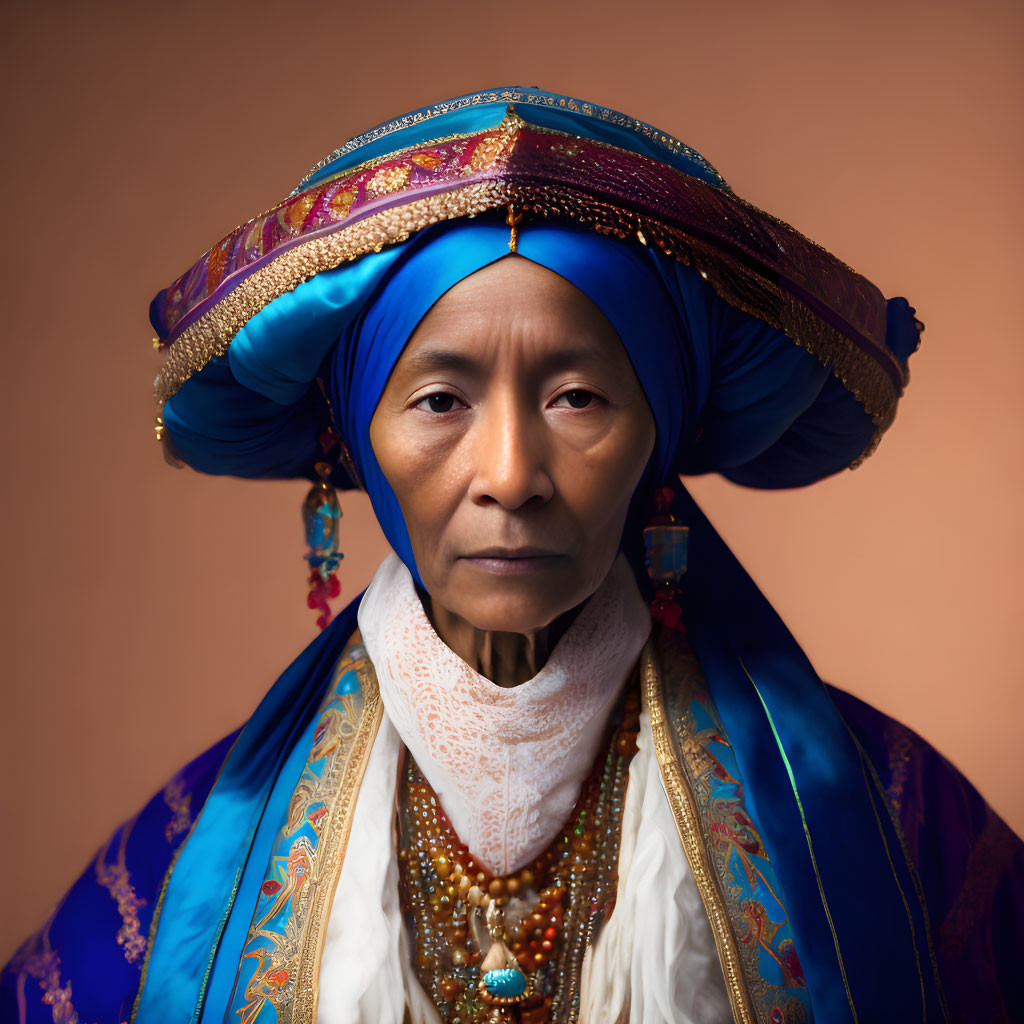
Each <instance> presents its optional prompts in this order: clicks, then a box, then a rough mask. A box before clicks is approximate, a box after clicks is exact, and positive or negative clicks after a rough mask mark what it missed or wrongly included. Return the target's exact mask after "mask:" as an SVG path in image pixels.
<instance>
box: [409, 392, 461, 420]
mask: <svg viewBox="0 0 1024 1024" xmlns="http://www.w3.org/2000/svg"><path fill="white" fill-rule="evenodd" d="M461 404H462V403H461V402H460V401H459V399H458V398H456V397H455V395H453V394H452V393H451V392H450V391H432V392H431V393H430V394H429V395H422V396H420V397H419V398H417V399H416V400H415V401H414V402H413V403H412V407H413V408H414V409H421V410H422V411H423V412H429V413H434V414H436V415H443V414H444V413H446V412H454V411H455V410H456V409H458V408H459V407H460V405H461Z"/></svg>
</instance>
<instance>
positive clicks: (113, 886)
mask: <svg viewBox="0 0 1024 1024" xmlns="http://www.w3.org/2000/svg"><path fill="white" fill-rule="evenodd" d="M236 735H237V733H232V734H231V735H230V736H226V737H225V738H224V739H222V740H221V741H220V742H218V743H216V744H215V745H214V746H212V747H210V748H209V750H207V751H205V752H204V753H202V754H200V755H199V757H197V758H196V759H195V760H194V761H192V762H190V763H189V764H188V765H186V766H185V767H184V768H182V769H181V771H180V772H178V773H177V774H176V775H175V776H174V777H173V778H172V779H171V781H170V782H169V783H168V785H167V786H165V787H164V788H163V789H162V790H161V791H160V792H158V793H157V794H156V795H155V796H154V797H153V798H152V800H150V801H149V803H147V804H146V805H145V807H143V808H142V810H141V811H140V812H139V814H138V815H136V816H135V817H134V818H132V819H130V820H129V821H128V822H126V823H125V824H124V825H122V826H121V827H120V828H118V829H117V831H116V832H115V833H114V835H113V836H112V837H111V840H110V842H109V843H108V844H107V845H106V846H105V847H104V848H103V849H102V850H101V851H100V853H99V854H98V855H97V857H96V858H95V859H94V860H93V861H91V862H90V864H89V865H88V867H86V869H85V871H84V872H83V873H82V875H81V877H80V878H79V879H78V881H77V882H75V884H74V885H73V886H72V887H71V888H70V889H69V890H68V892H67V893H66V894H65V896H64V897H63V899H62V900H61V901H60V903H59V904H58V905H57V908H56V910H55V911H54V912H53V914H52V915H51V916H50V918H49V919H48V920H47V921H46V922H45V923H44V924H43V926H42V928H41V929H40V931H39V932H37V933H36V934H34V935H32V936H30V937H29V938H28V939H27V940H26V941H25V942H24V943H23V945H22V946H21V948H20V949H19V950H18V952H17V953H15V955H14V956H13V957H12V959H11V961H10V963H8V964H7V966H6V967H5V968H3V971H2V973H0V1021H3V1022H4V1024H6V1022H8V1021H11V1022H14V1021H17V1022H19V1024H37V1022H38V1024H43V1022H45V1024H51V1022H59V1024H70V1022H73V1021H76V1020H77V1021H81V1022H83V1024H85V1022H93V1021H96V1022H101V1021H103V1022H106V1021H110V1022H112V1024H119V1022H120V1021H126V1020H128V1018H129V1016H130V1015H131V1012H132V1005H133V1003H134V1002H135V996H136V993H137V992H138V988H139V982H140V980H141V977H142V967H143V964H144V962H145V958H146V953H147V952H148V946H149V929H150V925H151V924H152V920H153V912H154V910H155V908H156V906H157V903H158V901H159V898H160V890H161V886H162V884H163V879H164V875H165V873H166V871H167V868H168V866H169V865H170V863H171V861H172V859H173V858H174V855H175V853H176V852H177V850H178V849H179V847H180V846H181V845H182V843H183V842H184V841H185V839H186V837H187V836H188V833H189V829H190V828H191V825H192V823H193V822H194V821H195V819H196V815H197V814H198V813H199V810H200V809H201V808H202V806H203V803H204V802H205V800H206V797H207V796H208V794H209V792H210V789H211V787H212V786H213V782H214V779H215V778H216V777H217V773H218V771H219V770H220V767H221V764H222V763H223V761H224V758H225V757H226V756H227V752H228V750H229V749H230V747H231V744H232V743H233V742H234V739H235V736H236ZM122 840H123V841H122Z"/></svg>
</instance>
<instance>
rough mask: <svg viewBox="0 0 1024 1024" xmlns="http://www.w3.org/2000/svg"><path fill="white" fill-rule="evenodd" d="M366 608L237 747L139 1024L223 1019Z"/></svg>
mask: <svg viewBox="0 0 1024 1024" xmlns="http://www.w3.org/2000/svg"><path fill="white" fill-rule="evenodd" d="M358 604H359V599H358V598H357V599H356V600H355V601H353V602H352V603H351V604H350V605H349V606H348V607H347V608H346V609H345V610H344V611H343V612H342V613H341V614H340V615H339V616H338V617H337V618H336V619H335V620H334V622H332V623H331V625H330V626H329V627H328V628H327V629H326V630H324V632H323V633H321V634H320V635H319V636H318V637H317V638H316V640H314V641H313V643H311V644H310V645H309V647H307V648H306V650H305V651H303V652H302V654H301V655H299V657H298V658H297V659H296V660H295V661H294V662H292V664H291V665H290V666H289V667H288V669H287V670H286V671H285V672H284V674H283V675H282V676H281V677H280V678H279V679H278V681H277V682H276V683H275V684H274V686H273V687H272V688H271V690H270V692H269V693H268V694H267V695H266V697H264V698H263V700H262V702H261V703H260V705H259V707H258V708H257V709H256V711H255V713H254V714H253V715H252V717H251V718H250V719H249V720H248V722H246V724H245V727H244V728H243V729H242V731H241V733H240V734H239V736H238V738H237V739H236V740H235V743H234V746H233V747H232V748H231V751H230V753H229V754H228V756H227V758H226V760H225V762H224V765H223V767H222V768H221V771H220V774H219V776H218V777H217V781H216V783H215V785H214V786H213V789H212V790H211V792H210V795H209V797H207V799H206V803H205V804H204V805H203V810H202V813H201V814H200V815H199V818H198V819H197V821H196V823H195V826H194V827H193V830H192V834H191V836H190V837H189V839H188V842H187V843H186V844H185V845H184V846H183V847H182V849H181V852H180V853H179V855H178V859H177V861H176V862H175V864H174V870H173V872H172V874H171V875H170V877H169V880H168V884H167V887H166V889H165V891H164V896H163V902H162V905H161V908H160V911H159V913H160V917H159V926H158V931H157V933H156V940H155V942H154V944H153V947H152V950H151V952H150V957H149V962H148V964H147V968H146V974H145V978H144V979H143V986H142V993H141V996H140V999H139V1004H138V1011H137V1013H136V1016H135V1024H170V1022H177V1024H185V1022H196V1021H199V1020H200V1017H201V1015H202V1014H203V1004H204V1001H206V1002H207V1004H208V1007H209V1011H208V1012H207V1013H206V1014H205V1016H204V1019H206V1020H218V1019H219V1016H220V1014H222V1013H223V1012H224V1010H225V1008H226V1006H227V1004H228V1000H229V999H230V995H231V986H232V985H233V984H234V980H235V972H236V971H237V969H238V958H239V955H240V954H241V950H242V946H243V945H244V943H245V937H246V934H247V932H248V928H249V923H250V920H251V916H252V911H253V908H254V907H255V906H256V895H257V890H258V889H259V886H260V884H261V883H262V881H263V872H264V870H265V869H266V866H267V858H268V857H269V855H270V849H271V847H272V845H273V841H274V837H275V836H276V834H277V830H278V828H279V827H280V825H281V820H282V816H283V814H284V812H285V810H286V808H287V806H288V802H289V800H290V799H291V795H292V792H293V790H294V789H295V785H296V783H297V782H298V780H299V775H300V774H301V772H302V767H303V764H304V763H305V757H306V754H307V753H308V750H309V745H310V743H311V741H312V730H313V729H314V727H315V724H316V709H317V707H318V705H319V702H320V699H321V697H322V696H323V692H324V689H325V687H326V686H327V684H328V682H329V680H330V677H331V672H332V671H333V669H334V666H335V664H336V663H337V661H338V658H340V657H341V654H342V652H343V650H344V648H345V644H346V643H347V641H348V639H349V637H350V636H351V634H352V632H353V630H354V629H355V624H356V608H357V607H358ZM215 958H216V963H215ZM208 996H209V998H207V997H208Z"/></svg>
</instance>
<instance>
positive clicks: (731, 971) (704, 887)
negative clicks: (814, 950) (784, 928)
mask: <svg viewBox="0 0 1024 1024" xmlns="http://www.w3.org/2000/svg"><path fill="white" fill-rule="evenodd" d="M640 658H641V666H642V667H641V672H642V679H643V684H642V685H643V694H644V703H645V705H646V707H647V711H648V714H649V715H650V716H651V732H652V733H653V734H654V750H655V753H656V754H657V757H658V764H659V765H660V766H661V777H662V780H663V781H664V783H665V791H666V793H667V795H668V802H669V804H670V806H671V808H672V816H673V817H674V818H675V822H676V829H677V830H678V832H679V839H680V841H681V842H682V846H683V851H684V853H685V854H686V859H687V860H688V861H689V864H690V870H691V871H692V872H693V878H694V881H695V882H696V883H697V889H698V891H699V892H700V896H701V900H702V901H703V903H704V909H705V910H706V911H707V914H708V918H709V919H710V921H711V930H712V932H713V933H714V936H715V947H716V949H717V951H718V959H719V961H720V962H721V965H722V974H723V975H724V977H725V988H726V991H727V992H728V994H729V1002H730V1003H731V1005H732V1012H733V1018H734V1020H735V1021H736V1022H737V1024H758V1022H757V1016H756V1014H755V1011H754V1007H753V1001H752V1000H751V997H750V993H749V991H748V990H747V983H746V980H745V978H744V976H743V969H742V966H741V960H740V953H739V946H738V945H737V941H736V936H735V935H734V934H733V930H732V927H731V925H730V923H729V915H728V911H727V909H726V903H725V895H724V893H723V892H722V889H721V885H720V883H719V881H718V877H717V875H716V874H715V873H714V871H713V870H712V867H711V861H710V859H709V857H708V851H707V842H708V838H707V837H706V836H705V835H704V833H703V831H702V829H701V823H700V815H699V813H698V810H697V801H696V797H695V795H694V793H693V791H692V789H691V788H690V784H689V781H688V779H687V778H686V776H685V774H684V772H683V769H682V767H681V766H682V761H683V755H682V752H681V751H679V750H677V749H676V747H675V744H674V743H673V739H672V730H671V728H670V726H669V722H668V716H667V713H666V707H665V692H664V686H663V684H662V676H661V668H660V665H659V662H658V656H657V653H656V652H655V649H654V643H653V641H652V640H648V641H647V644H646V646H645V647H644V650H643V653H642V654H641V656H640ZM684 685H685V684H684Z"/></svg>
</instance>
